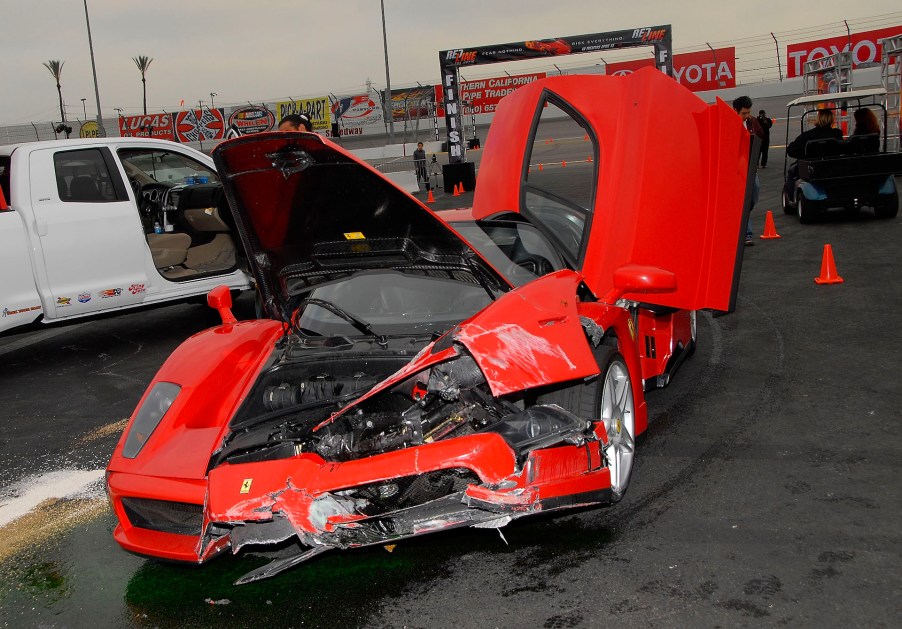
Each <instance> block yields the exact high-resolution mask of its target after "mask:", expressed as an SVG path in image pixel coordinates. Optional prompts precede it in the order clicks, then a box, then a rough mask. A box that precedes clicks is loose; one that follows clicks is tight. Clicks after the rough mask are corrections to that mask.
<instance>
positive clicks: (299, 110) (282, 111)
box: [276, 96, 332, 135]
mask: <svg viewBox="0 0 902 629" xmlns="http://www.w3.org/2000/svg"><path fill="white" fill-rule="evenodd" d="M291 114H307V116H308V117H309V118H310V121H311V122H313V131H314V132H316V133H321V132H325V135H331V133H332V128H331V123H330V121H329V97H328V96H319V97H317V98H302V99H301V100H292V101H287V102H286V101H282V102H279V103H276V118H277V120H278V121H279V122H282V118H284V117H285V116H289V115H291ZM277 126H278V123H277Z"/></svg>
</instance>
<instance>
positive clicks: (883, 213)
mask: <svg viewBox="0 0 902 629" xmlns="http://www.w3.org/2000/svg"><path fill="white" fill-rule="evenodd" d="M897 214H899V193H898V192H894V193H892V194H890V195H887V196H886V198H884V199H881V200H880V201H878V202H877V204H876V205H875V206H874V216H876V217H877V218H896V215H897Z"/></svg>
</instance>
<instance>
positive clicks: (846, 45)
mask: <svg viewBox="0 0 902 629" xmlns="http://www.w3.org/2000/svg"><path fill="white" fill-rule="evenodd" d="M900 33H902V26H893V27H890V28H880V29H877V30H873V31H865V32H863V33H852V35H851V43H850V41H849V39H850V38H849V37H848V36H846V35H841V36H839V37H829V38H827V39H819V40H816V41H809V42H804V43H799V44H789V45H788V46H786V76H787V77H789V78H792V77H794V76H802V74H803V73H804V71H803V67H804V65H805V62H806V61H814V60H815V59H820V58H821V57H828V56H830V55H833V54H836V53H838V52H847V51H849V50H851V51H852V68H853V69H854V68H858V67H859V66H864V65H870V64H879V63H880V60H881V56H882V55H883V47H882V46H881V45H880V43H879V40H881V39H885V38H887V37H893V36H894V35H899V34H900Z"/></svg>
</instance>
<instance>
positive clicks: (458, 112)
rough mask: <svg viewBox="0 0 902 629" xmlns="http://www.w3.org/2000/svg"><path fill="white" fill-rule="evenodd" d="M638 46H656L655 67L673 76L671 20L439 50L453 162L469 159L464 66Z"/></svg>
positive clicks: (444, 103) (450, 154)
mask: <svg viewBox="0 0 902 629" xmlns="http://www.w3.org/2000/svg"><path fill="white" fill-rule="evenodd" d="M636 46H651V47H652V48H653V49H654V50H653V53H654V64H655V67H657V68H658V69H659V70H660V71H662V72H664V73H665V74H667V75H669V76H672V75H673V59H672V58H671V57H672V52H673V35H672V32H671V28H670V24H663V25H660V26H642V27H639V28H631V29H625V30H621V31H611V32H608V33H593V34H589V35H571V36H567V37H554V38H550V39H534V40H527V41H521V42H511V43H507V44H494V45H491V46H479V47H476V48H456V49H451V50H441V51H439V53H438V61H439V67H440V68H441V75H442V79H441V89H442V91H441V94H442V98H441V101H440V102H441V103H442V105H443V108H444V110H445V130H446V131H447V133H448V160H449V162H450V163H451V164H457V163H459V162H462V161H465V154H464V146H463V137H462V135H461V129H462V127H463V121H462V118H461V116H463V102H462V98H461V97H460V94H461V84H460V83H461V81H460V68H462V67H464V66H467V67H469V66H471V65H480V64H485V63H497V62H500V61H519V60H522V59H538V58H548V57H558V56H561V55H572V54H577V53H584V52H602V51H606V50H615V49H620V48H631V47H636Z"/></svg>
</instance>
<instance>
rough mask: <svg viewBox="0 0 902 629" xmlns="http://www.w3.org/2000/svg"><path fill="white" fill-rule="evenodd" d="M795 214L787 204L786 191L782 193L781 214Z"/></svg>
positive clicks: (787, 196) (793, 209) (792, 208)
mask: <svg viewBox="0 0 902 629" xmlns="http://www.w3.org/2000/svg"><path fill="white" fill-rule="evenodd" d="M794 212H795V208H794V207H792V205H791V204H790V203H789V195H788V194H786V190H784V191H783V213H784V214H793V213H794Z"/></svg>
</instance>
